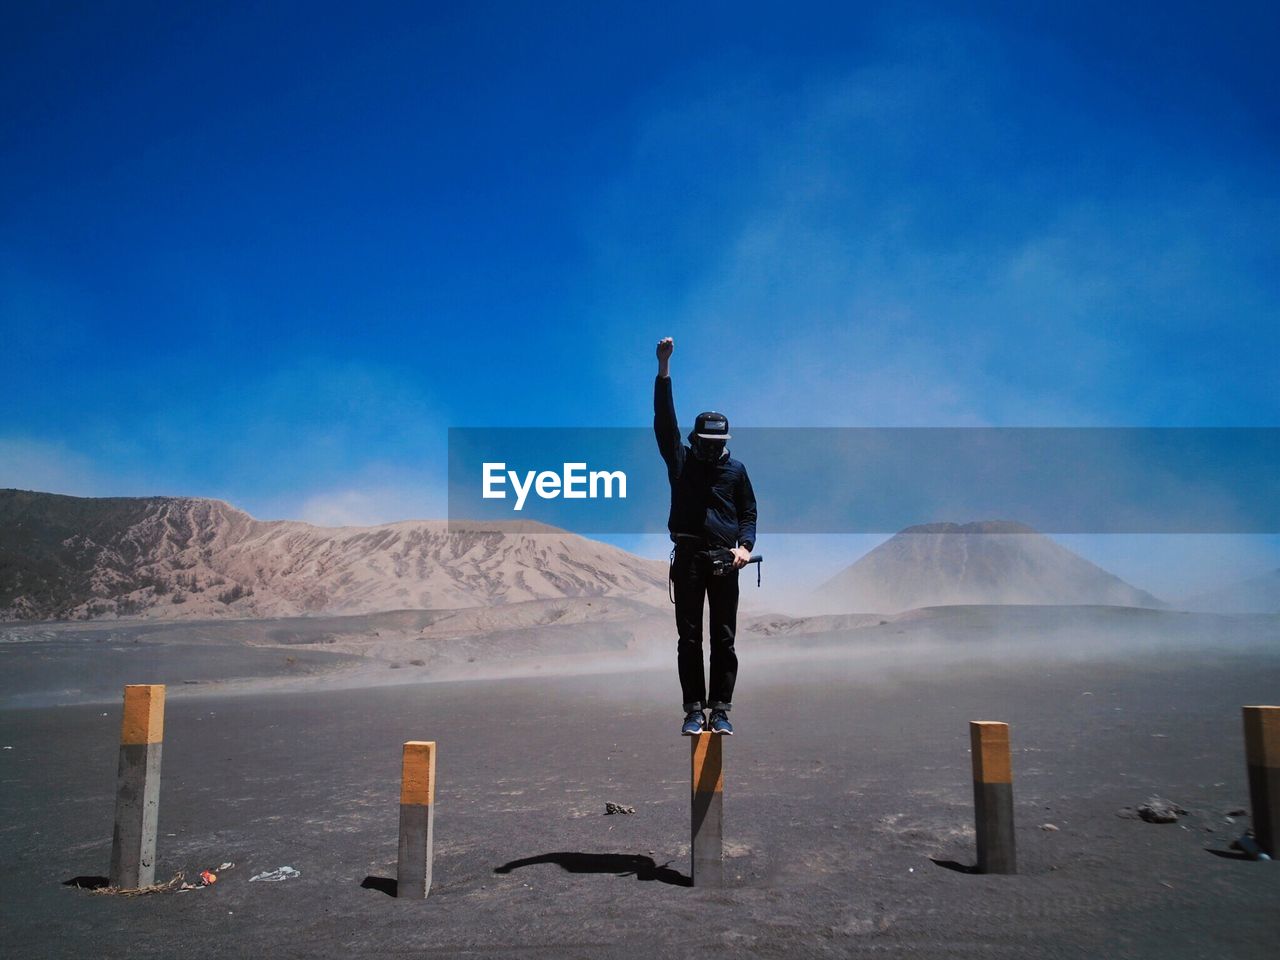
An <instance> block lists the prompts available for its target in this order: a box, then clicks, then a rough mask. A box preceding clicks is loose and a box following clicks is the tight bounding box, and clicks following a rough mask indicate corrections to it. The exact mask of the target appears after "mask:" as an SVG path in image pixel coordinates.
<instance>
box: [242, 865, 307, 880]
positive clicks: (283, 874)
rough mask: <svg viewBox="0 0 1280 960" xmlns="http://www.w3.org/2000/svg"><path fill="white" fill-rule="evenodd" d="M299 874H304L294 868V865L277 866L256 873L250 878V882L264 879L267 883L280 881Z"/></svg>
mask: <svg viewBox="0 0 1280 960" xmlns="http://www.w3.org/2000/svg"><path fill="white" fill-rule="evenodd" d="M299 876H302V874H300V873H299V872H298V871H297V870H295V869H293V867H277V868H276V869H274V870H264V871H263V872H262V873H259V874H255V875H254V876H252V877H250V878H249V882H250V883H253V881H255V880H262V881H265V882H266V883H278V882H280V881H281V880H291V879H293V878H294V877H299Z"/></svg>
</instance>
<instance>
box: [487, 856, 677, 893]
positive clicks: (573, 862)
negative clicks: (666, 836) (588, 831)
mask: <svg viewBox="0 0 1280 960" xmlns="http://www.w3.org/2000/svg"><path fill="white" fill-rule="evenodd" d="M540 863H554V864H555V865H556V866H558V867H560V869H562V870H567V871H569V872H570V873H612V874H614V875H615V876H619V877H629V876H633V875H634V876H635V878H636V879H637V880H645V881H648V880H657V881H658V882H659V883H669V884H671V885H673V886H677V887H691V886H693V879H692V878H691V877H687V876H685V875H684V874H683V873H681V872H680V871H678V870H673V869H672V868H671V867H669V866H667V865H666V864H665V863H664V864H663V865H662V866H658V864H656V863H655V862H654V860H653V858H652V857H642V856H640V855H639V854H631V853H544V854H541V855H540V856H536V857H525V858H524V859H523V860H512V861H511V862H510V863H504V864H503V865H502V866H500V867H494V868H493V872H494V873H510V872H511V871H512V870H519V869H520V868H521V867H533V866H537V865H538V864H540Z"/></svg>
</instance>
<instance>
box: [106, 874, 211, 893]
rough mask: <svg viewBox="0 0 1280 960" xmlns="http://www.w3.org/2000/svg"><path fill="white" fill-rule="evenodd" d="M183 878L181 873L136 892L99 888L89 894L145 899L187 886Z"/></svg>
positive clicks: (126, 889)
mask: <svg viewBox="0 0 1280 960" xmlns="http://www.w3.org/2000/svg"><path fill="white" fill-rule="evenodd" d="M182 877H183V874H182V873H181V872H179V873H175V874H174V875H173V876H172V877H171V878H170V879H168V880H166V881H165V882H164V883H153V884H151V886H149V887H139V888H138V889H136V890H134V889H130V888H125V887H99V888H98V889H97V890H90V891H89V892H90V893H94V894H106V895H107V896H115V897H145V896H146V895H147V894H149V893H170V892H172V891H174V890H181V889H182V888H183V887H185V886H187V884H186V883H184V882H183V880H182Z"/></svg>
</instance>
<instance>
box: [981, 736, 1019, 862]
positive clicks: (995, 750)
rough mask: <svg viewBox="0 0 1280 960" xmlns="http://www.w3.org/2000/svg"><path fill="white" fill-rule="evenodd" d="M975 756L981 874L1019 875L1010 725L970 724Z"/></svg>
mask: <svg viewBox="0 0 1280 960" xmlns="http://www.w3.org/2000/svg"><path fill="white" fill-rule="evenodd" d="M969 748H970V750H971V752H972V754H973V808H974V817H975V820H976V822H977V828H978V872H979V873H1017V872H1018V867H1017V857H1016V856H1015V853H1014V840H1013V762H1012V759H1011V757H1010V749H1009V725H1008V724H1007V723H999V722H997V721H994V720H973V721H970V723H969Z"/></svg>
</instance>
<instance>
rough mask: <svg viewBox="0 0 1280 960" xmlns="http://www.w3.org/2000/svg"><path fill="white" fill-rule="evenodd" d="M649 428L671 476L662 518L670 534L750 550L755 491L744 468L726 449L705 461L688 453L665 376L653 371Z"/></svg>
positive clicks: (669, 476)
mask: <svg viewBox="0 0 1280 960" xmlns="http://www.w3.org/2000/svg"><path fill="white" fill-rule="evenodd" d="M653 433H654V436H656V437H657V438H658V452H659V453H661V454H662V459H663V460H665V461H666V462H667V479H668V480H670V481H671V514H670V516H668V518H667V529H668V530H670V531H671V539H672V540H675V539H676V534H678V533H685V534H692V535H694V536H698V537H703V538H704V539H705V540H706V541H707V542H708V543H709V544H710V545H711V546H714V547H737V546H741V547H745V548H746V549H747V550H750V549H751V548H752V547H753V546H755V542H756V495H755V491H753V490H752V489H751V479H750V478H749V477H748V476H747V468H746V467H744V466H743V465H742V463H741V462H739V461H737V460H734V459H733V458H732V457H730V456H729V451H728V450H726V451H725V452H724V454H723V455H722V456H721V458H720V462H719V463H707V462H705V461H702V460H699V459H698V458H697V457H695V456H694V455H693V451H692V450H690V449H689V446H688V445H687V444H686V443H684V441H683V440H681V438H680V427H679V426H678V425H677V423H676V406H675V402H674V401H673V400H672V399H671V378H670V377H658V378H657V379H656V380H655V381H654V383H653Z"/></svg>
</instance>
